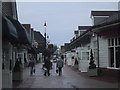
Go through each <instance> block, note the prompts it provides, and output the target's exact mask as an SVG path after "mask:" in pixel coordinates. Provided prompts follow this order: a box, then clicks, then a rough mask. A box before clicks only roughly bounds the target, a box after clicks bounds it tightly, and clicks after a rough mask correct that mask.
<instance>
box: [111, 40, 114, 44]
mask: <svg viewBox="0 0 120 90" xmlns="http://www.w3.org/2000/svg"><path fill="white" fill-rule="evenodd" d="M111 46H114V39H113V38H112V39H111Z"/></svg>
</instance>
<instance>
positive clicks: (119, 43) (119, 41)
mask: <svg viewBox="0 0 120 90" xmlns="http://www.w3.org/2000/svg"><path fill="white" fill-rule="evenodd" d="M118 45H120V37H119V38H118Z"/></svg>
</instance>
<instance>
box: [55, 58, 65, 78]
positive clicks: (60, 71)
mask: <svg viewBox="0 0 120 90" xmlns="http://www.w3.org/2000/svg"><path fill="white" fill-rule="evenodd" d="M63 59H64V58H63V56H61V58H59V59H58V60H57V62H56V68H57V69H58V73H59V76H61V75H62V68H63V64H64V62H63Z"/></svg>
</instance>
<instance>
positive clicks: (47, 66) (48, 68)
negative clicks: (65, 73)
mask: <svg viewBox="0 0 120 90" xmlns="http://www.w3.org/2000/svg"><path fill="white" fill-rule="evenodd" d="M44 67H45V68H46V71H45V72H44V76H47V75H48V76H50V69H51V67H52V62H51V61H50V58H49V57H48V56H47V57H45V61H44Z"/></svg>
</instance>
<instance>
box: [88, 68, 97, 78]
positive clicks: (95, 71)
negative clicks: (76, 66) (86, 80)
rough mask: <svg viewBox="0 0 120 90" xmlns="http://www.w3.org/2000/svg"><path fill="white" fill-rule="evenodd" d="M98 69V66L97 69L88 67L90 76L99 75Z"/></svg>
mask: <svg viewBox="0 0 120 90" xmlns="http://www.w3.org/2000/svg"><path fill="white" fill-rule="evenodd" d="M97 71H98V70H97V68H95V69H89V68H88V76H97V75H98V72H97Z"/></svg>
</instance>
